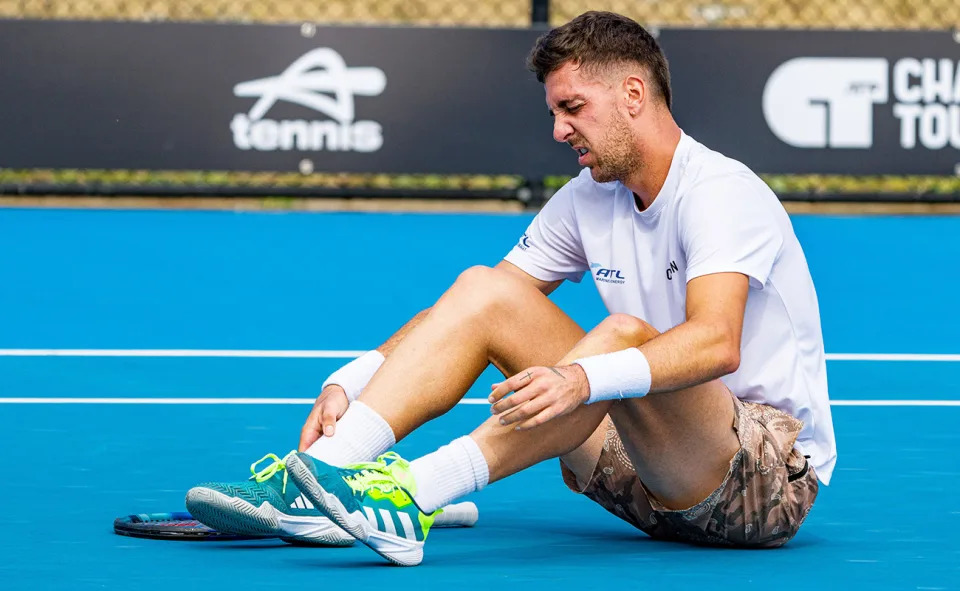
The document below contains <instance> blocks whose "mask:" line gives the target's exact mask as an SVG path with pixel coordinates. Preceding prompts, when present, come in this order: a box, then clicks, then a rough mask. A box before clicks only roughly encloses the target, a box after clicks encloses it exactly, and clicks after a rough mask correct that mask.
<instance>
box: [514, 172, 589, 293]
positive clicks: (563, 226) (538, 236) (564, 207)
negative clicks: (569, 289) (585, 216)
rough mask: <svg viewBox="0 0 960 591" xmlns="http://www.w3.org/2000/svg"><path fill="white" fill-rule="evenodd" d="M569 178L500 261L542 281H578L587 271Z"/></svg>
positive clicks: (572, 183)
mask: <svg viewBox="0 0 960 591" xmlns="http://www.w3.org/2000/svg"><path fill="white" fill-rule="evenodd" d="M575 181H576V179H573V180H571V181H570V182H568V183H567V184H566V185H564V186H563V188H561V189H560V190H559V191H557V192H556V194H554V195H553V197H551V198H550V200H549V201H547V204H546V205H544V206H543V209H541V210H540V213H538V214H537V215H536V217H534V218H533V221H532V222H531V223H530V226H528V227H527V231H526V232H524V234H523V235H522V236H521V237H520V240H519V242H517V245H516V246H514V247H513V250H511V251H510V252H509V253H508V254H507V256H505V257H504V260H505V261H507V262H509V263H513V264H514V265H516V266H517V267H520V268H521V269H523V270H524V271H525V272H526V273H528V274H530V275H532V276H533V277H536V278H537V279H540V280H542V281H557V280H559V279H569V280H570V281H573V282H575V283H579V282H580V280H581V279H583V274H584V272H586V271H587V269H588V268H589V265H587V259H586V256H585V255H584V252H583V245H582V244H581V242H580V231H579V229H578V227H577V220H576V211H575V209H574V204H573V196H574V183H575Z"/></svg>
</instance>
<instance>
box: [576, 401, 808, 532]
mask: <svg viewBox="0 0 960 591" xmlns="http://www.w3.org/2000/svg"><path fill="white" fill-rule="evenodd" d="M733 400H734V406H735V408H736V415H737V416H736V427H735V428H736V431H737V435H738V436H739V438H740V450H739V451H738V452H737V454H736V455H735V456H734V458H733V460H732V461H731V462H730V471H729V472H728V473H727V476H726V477H725V478H724V480H723V482H722V483H721V484H720V486H719V487H718V488H717V489H716V490H715V491H713V492H712V493H710V495H709V496H708V497H707V498H706V499H704V500H703V501H701V502H699V503H697V504H696V505H694V506H693V507H691V508H689V509H684V510H679V511H677V510H670V509H667V508H666V507H664V506H663V505H662V504H660V503H659V502H658V501H657V500H656V498H654V497H653V495H650V494H648V493H647V490H646V488H644V486H643V484H642V483H641V482H640V479H639V478H638V477H637V473H636V472H635V471H634V469H633V464H632V463H631V461H630V458H629V457H627V453H626V451H624V448H623V443H622V442H621V441H620V436H619V435H618V434H617V430H616V428H614V426H613V423H612V422H608V424H607V427H608V430H607V437H606V440H605V441H604V444H603V451H602V452H601V453H600V459H599V461H598V463H597V467H596V469H595V470H594V473H593V477H592V478H591V479H590V482H589V483H587V485H586V486H585V487H582V488H581V487H580V486H579V485H578V483H577V479H576V477H575V476H574V474H573V472H571V471H570V470H569V469H568V468H567V467H566V466H564V465H563V463H562V462H561V464H560V465H561V469H562V472H563V479H564V482H566V484H567V486H569V487H570V488H571V489H572V490H573V491H574V492H580V493H583V494H585V495H586V496H587V497H589V498H590V499H592V500H594V501H596V502H597V503H599V504H600V505H601V506H602V507H603V508H604V509H606V510H607V511H609V512H611V513H613V514H614V515H616V516H617V517H619V518H621V519H623V520H625V521H627V522H629V523H631V524H633V525H634V526H635V527H637V528H639V529H640V530H642V531H643V532H645V533H647V534H648V535H650V536H651V537H653V538H657V539H663V540H672V541H678V542H688V543H694V544H708V545H721V546H737V547H749V548H772V547H777V546H781V545H783V544H785V543H786V542H787V541H788V540H790V538H792V537H793V536H794V534H796V533H797V530H798V529H799V528H800V524H802V523H803V520H804V519H805V518H806V516H807V513H808V512H809V511H810V508H811V507H812V506H813V501H814V499H816V497H817V490H818V488H819V485H818V484H817V477H816V474H814V471H813V467H811V466H810V465H809V464H808V463H807V460H806V458H804V456H803V454H801V453H800V451H798V450H797V449H796V448H795V447H794V446H793V445H794V442H795V441H796V438H797V434H799V433H800V429H801V427H802V426H803V423H802V422H801V421H799V420H797V419H795V418H793V417H792V416H790V415H788V414H786V413H784V412H782V411H780V410H777V409H775V408H773V407H771V406H767V405H764V404H755V403H751V402H742V401H740V400H738V399H736V398H734V399H733Z"/></svg>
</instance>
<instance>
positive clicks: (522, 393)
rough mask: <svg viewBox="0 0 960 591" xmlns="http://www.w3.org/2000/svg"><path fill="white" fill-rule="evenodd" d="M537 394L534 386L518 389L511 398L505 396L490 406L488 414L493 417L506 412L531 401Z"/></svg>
mask: <svg viewBox="0 0 960 591" xmlns="http://www.w3.org/2000/svg"><path fill="white" fill-rule="evenodd" d="M537 393H538V391H537V390H536V386H531V387H523V388H519V389H517V391H516V392H514V393H513V394H512V395H511V396H507V397H506V398H503V399H501V400H500V401H499V402H497V403H496V404H494V405H493V406H491V407H490V412H491V413H493V414H495V415H498V414H500V413H502V412H506V411H508V410H510V409H511V408H514V407H516V406H519V405H521V404H523V403H524V402H526V401H528V400H532V399H533V398H535V397H536V396H537Z"/></svg>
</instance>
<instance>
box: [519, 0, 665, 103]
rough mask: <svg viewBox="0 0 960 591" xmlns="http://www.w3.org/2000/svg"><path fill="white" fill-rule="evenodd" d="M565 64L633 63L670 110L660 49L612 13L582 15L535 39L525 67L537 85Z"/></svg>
mask: <svg viewBox="0 0 960 591" xmlns="http://www.w3.org/2000/svg"><path fill="white" fill-rule="evenodd" d="M567 62H574V63H576V64H577V65H578V66H579V67H583V68H587V69H588V70H590V69H600V68H603V67H605V66H612V65H616V64H621V63H626V62H634V63H638V64H640V65H642V66H644V67H646V68H647V70H649V72H650V75H651V76H652V77H653V82H654V84H655V86H656V87H657V88H656V90H657V91H658V92H659V94H660V96H661V98H663V101H664V103H666V105H667V108H668V109H669V108H670V106H671V96H670V70H669V69H668V68H667V58H666V56H664V55H663V51H662V50H661V49H660V45H658V44H657V40H656V39H654V38H653V35H651V34H650V33H649V32H648V31H647V30H646V29H644V28H643V27H642V26H641V25H640V24H639V23H637V22H636V21H634V20H631V19H629V18H627V17H625V16H623V15H619V14H615V13H613V12H600V11H591V12H585V13H583V14H581V15H580V16H578V17H577V18H575V19H573V20H572V21H570V22H569V23H567V24H565V25H563V26H560V27H557V28H555V29H552V30H550V31H548V32H547V33H544V34H543V35H541V36H540V38H539V39H537V43H536V44H535V45H534V46H533V50H532V51H531V52H530V56H529V57H528V58H527V67H528V68H529V69H530V71H531V72H534V73H535V74H536V75H537V80H539V81H540V82H541V83H542V82H543V81H544V80H546V78H547V75H548V74H550V73H551V72H553V71H554V70H557V69H558V68H560V67H561V66H562V65H564V64H566V63H567Z"/></svg>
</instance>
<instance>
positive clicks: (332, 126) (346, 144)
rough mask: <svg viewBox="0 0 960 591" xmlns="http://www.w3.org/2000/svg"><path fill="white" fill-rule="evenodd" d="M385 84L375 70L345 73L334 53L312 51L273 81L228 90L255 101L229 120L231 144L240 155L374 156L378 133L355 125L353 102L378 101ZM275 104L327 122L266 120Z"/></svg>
mask: <svg viewBox="0 0 960 591" xmlns="http://www.w3.org/2000/svg"><path fill="white" fill-rule="evenodd" d="M386 84H387V77H386V75H385V74H384V73H383V70H381V69H379V68H372V67H358V68H348V67H347V64H346V62H345V61H344V59H343V57H342V56H341V55H340V54H339V53H337V52H336V51H334V50H332V49H329V48H319V49H314V50H312V51H309V52H307V53H306V54H304V55H303V56H301V57H300V58H298V59H297V60H296V61H294V62H293V63H292V64H290V66H288V67H287V69H285V70H284V71H283V72H282V73H280V75H278V76H271V77H268V78H260V79H257V80H250V81H247V82H241V83H240V84H237V85H236V86H234V87H233V94H234V95H235V96H237V97H240V98H248V97H251V98H256V99H257V101H256V102H255V103H254V104H253V106H252V107H251V108H250V111H249V112H247V113H237V114H236V115H234V116H233V120H232V121H231V122H230V130H231V132H232V133H233V144H234V145H235V146H236V147H237V148H239V149H241V150H250V149H254V150H260V151H276V150H298V151H321V150H325V151H330V152H376V151H377V150H379V149H380V148H381V147H382V146H383V128H382V127H381V125H380V124H379V123H377V122H376V121H366V120H359V121H358V120H356V113H355V106H354V97H355V96H378V95H379V94H381V93H382V92H383V89H384V88H385V87H386ZM278 101H285V102H288V103H293V104H296V105H300V106H303V107H307V108H308V109H312V110H314V111H317V112H318V113H320V114H322V115H324V116H326V117H327V119H323V120H307V119H282V120H276V119H269V118H267V117H266V115H267V112H268V111H269V110H270V109H271V108H273V106H274V105H275V104H276V103H277V102H278Z"/></svg>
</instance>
